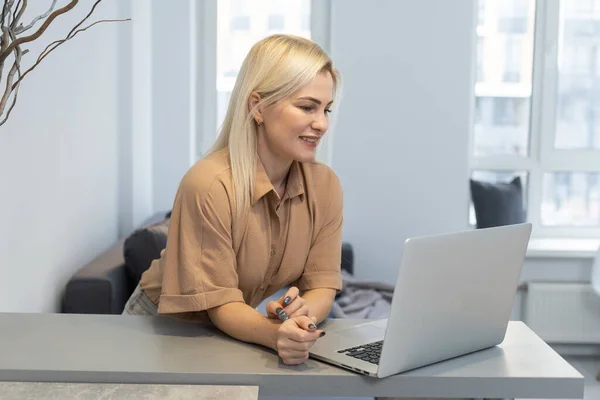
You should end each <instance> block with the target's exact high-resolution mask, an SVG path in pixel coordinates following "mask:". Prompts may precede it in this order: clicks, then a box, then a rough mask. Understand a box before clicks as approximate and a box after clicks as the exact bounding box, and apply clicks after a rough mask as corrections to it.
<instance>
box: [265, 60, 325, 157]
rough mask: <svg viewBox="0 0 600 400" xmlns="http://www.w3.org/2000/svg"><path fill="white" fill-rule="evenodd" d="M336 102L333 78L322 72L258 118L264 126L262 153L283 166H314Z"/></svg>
mask: <svg viewBox="0 0 600 400" xmlns="http://www.w3.org/2000/svg"><path fill="white" fill-rule="evenodd" d="M332 102H333V78H332V77H331V74H330V73H329V72H322V73H320V74H319V75H317V76H316V77H315V79H313V81H312V82H310V83H309V84H307V85H306V86H304V87H303V88H301V89H299V90H298V91H296V92H295V93H294V94H293V95H292V96H290V97H289V98H287V99H283V100H281V101H279V102H278V103H276V104H274V105H273V106H271V107H269V108H266V109H263V110H262V111H261V112H260V113H259V114H258V115H257V117H258V118H259V121H261V120H262V121H261V122H262V125H261V129H259V133H258V147H259V151H261V152H263V153H264V152H265V151H267V152H268V153H269V156H270V157H273V158H275V159H277V160H278V161H279V162H283V163H288V162H291V161H293V160H296V161H301V162H313V161H315V159H316V152H317V146H318V145H319V142H320V140H321V138H322V137H323V135H325V132H326V131H327V128H328V126H329V115H328V114H329V113H330V112H331V104H332Z"/></svg>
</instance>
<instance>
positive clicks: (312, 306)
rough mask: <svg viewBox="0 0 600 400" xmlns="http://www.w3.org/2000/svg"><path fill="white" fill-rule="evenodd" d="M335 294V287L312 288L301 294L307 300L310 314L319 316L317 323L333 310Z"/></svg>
mask: <svg viewBox="0 0 600 400" xmlns="http://www.w3.org/2000/svg"><path fill="white" fill-rule="evenodd" d="M335 295H336V291H335V289H327V288H319V289H311V290H307V291H305V292H304V293H302V294H301V296H302V298H303V299H304V300H306V304H307V305H308V309H309V310H310V316H311V317H315V318H317V323H320V322H322V321H323V320H324V319H325V318H327V316H328V315H329V313H330V312H331V307H332V306H333V302H334V300H335Z"/></svg>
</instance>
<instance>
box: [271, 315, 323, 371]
mask: <svg viewBox="0 0 600 400" xmlns="http://www.w3.org/2000/svg"><path fill="white" fill-rule="evenodd" d="M324 335H325V331H323V330H321V329H317V327H316V325H315V323H314V321H313V320H312V319H311V318H309V317H307V316H300V317H294V318H290V319H288V320H287V321H285V322H283V323H282V324H281V325H280V326H279V328H278V330H277V342H276V347H277V348H276V350H277V353H278V354H279V357H281V358H282V360H283V363H284V364H286V365H297V364H302V363H303V362H304V361H306V360H307V359H308V352H309V350H310V348H311V347H312V346H313V345H314V344H315V343H316V341H317V339H319V338H320V337H322V336H324Z"/></svg>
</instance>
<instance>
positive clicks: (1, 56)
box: [0, 0, 79, 62]
mask: <svg viewBox="0 0 600 400" xmlns="http://www.w3.org/2000/svg"><path fill="white" fill-rule="evenodd" d="M78 2H79V0H71V2H70V3H69V4H67V5H66V6H64V7H62V8H59V9H58V10H56V11H54V12H53V13H52V14H50V16H49V17H48V19H46V20H45V21H44V23H43V24H42V26H40V28H39V29H38V30H37V31H36V32H35V33H34V34H33V35H29V36H24V37H20V38H18V39H17V40H15V41H14V42H12V43H11V44H10V45H9V46H8V48H7V49H6V50H5V51H4V52H2V53H0V62H3V61H4V60H6V58H7V57H8V55H9V54H10V53H11V52H12V51H13V50H14V49H15V47H17V46H19V45H21V44H24V43H28V42H31V41H33V40H35V39H37V38H39V37H40V36H41V35H42V34H43V33H44V31H46V29H47V28H48V26H49V25H50V24H51V23H52V21H54V19H56V17H58V16H59V15H62V14H64V13H66V12H68V11H70V10H72V9H73V7H75V6H76V5H77V3H78Z"/></svg>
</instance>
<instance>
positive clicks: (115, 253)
mask: <svg viewBox="0 0 600 400" xmlns="http://www.w3.org/2000/svg"><path fill="white" fill-rule="evenodd" d="M130 289H131V284H130V282H129V277H128V276H127V273H126V269H125V263H124V260H123V240H121V241H119V242H118V243H116V244H115V245H113V246H112V247H110V248H109V249H108V250H106V251H105V252H103V253H102V254H100V255H99V256H98V257H96V258H95V259H94V260H92V261H91V262H90V263H89V264H87V265H85V266H84V267H83V268H81V269H80V270H79V271H77V273H76V274H75V275H73V276H72V277H71V279H70V280H69V282H68V283H67V286H66V288H65V292H64V295H63V302H62V310H61V312H63V313H72V314H73V313H75V314H120V313H121V312H122V311H123V307H124V306H125V303H126V302H127V300H128V298H129V296H130V294H131V293H130V292H131V290H130Z"/></svg>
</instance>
